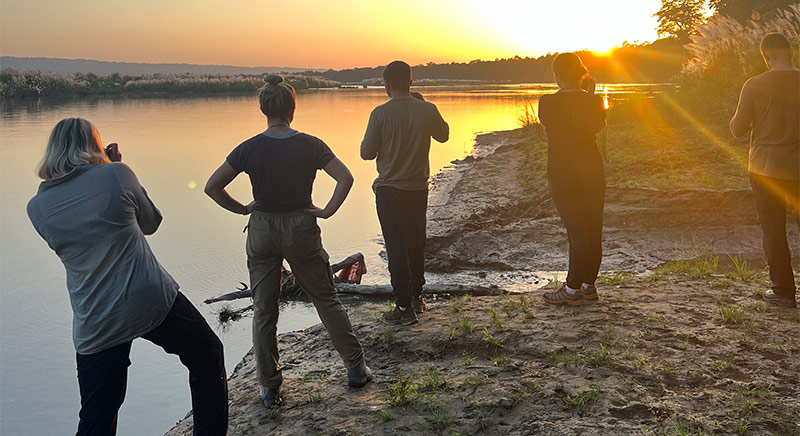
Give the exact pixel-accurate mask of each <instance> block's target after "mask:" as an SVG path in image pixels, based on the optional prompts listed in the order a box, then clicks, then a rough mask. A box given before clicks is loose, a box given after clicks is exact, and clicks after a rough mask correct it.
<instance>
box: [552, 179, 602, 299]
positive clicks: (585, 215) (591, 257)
mask: <svg viewBox="0 0 800 436" xmlns="http://www.w3.org/2000/svg"><path fill="white" fill-rule="evenodd" d="M549 180H550V193H551V196H552V198H553V202H554V203H555V205H556V209H557V210H558V213H559V215H561V222H562V223H563V224H564V227H566V229H567V238H568V240H569V272H568V273H567V286H569V287H570V288H572V289H579V288H580V287H581V284H583V283H587V284H592V285H593V284H594V282H595V280H597V274H598V272H599V271H600V261H601V260H602V258H603V247H602V239H603V204H604V202H605V192H606V188H605V177H604V175H603V171H602V167H601V168H600V169H590V170H583V171H566V170H565V171H560V172H558V173H555V174H553V173H551V174H550V176H549Z"/></svg>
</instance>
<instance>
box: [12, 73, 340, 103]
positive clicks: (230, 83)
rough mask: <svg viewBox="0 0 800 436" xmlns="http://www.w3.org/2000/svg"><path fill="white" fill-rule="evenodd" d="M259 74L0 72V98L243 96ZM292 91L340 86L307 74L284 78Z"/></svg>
mask: <svg viewBox="0 0 800 436" xmlns="http://www.w3.org/2000/svg"><path fill="white" fill-rule="evenodd" d="M263 77H264V76H260V75H220V74H215V75H208V74H152V75H143V76H127V75H120V74H112V75H110V76H98V75H96V74H92V73H89V74H80V73H78V74H62V73H48V72H42V71H19V70H16V69H14V68H4V69H3V70H0V97H2V98H30V97H33V98H36V97H56V96H76V95H81V96H86V95H126V94H130V95H136V94H178V95H180V94H237V93H239V94H245V93H255V92H256V91H257V90H258V88H260V87H262V86H264V78H263ZM286 81H287V82H288V83H289V84H291V85H292V86H293V87H294V88H295V89H308V88H333V87H337V86H339V85H340V84H339V83H338V82H335V81H332V80H330V79H327V78H324V77H318V76H309V75H287V76H286Z"/></svg>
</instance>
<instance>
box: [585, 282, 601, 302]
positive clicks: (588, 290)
mask: <svg viewBox="0 0 800 436" xmlns="http://www.w3.org/2000/svg"><path fill="white" fill-rule="evenodd" d="M581 295H582V296H583V299H584V300H586V301H597V300H598V299H599V298H600V297H598V296H597V287H595V285H587V284H583V285H581Z"/></svg>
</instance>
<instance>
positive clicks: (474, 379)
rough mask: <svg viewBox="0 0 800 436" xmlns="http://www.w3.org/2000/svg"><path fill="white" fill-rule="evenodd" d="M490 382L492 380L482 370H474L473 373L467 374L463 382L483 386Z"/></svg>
mask: <svg viewBox="0 0 800 436" xmlns="http://www.w3.org/2000/svg"><path fill="white" fill-rule="evenodd" d="M491 382H492V380H491V379H490V378H489V376H487V375H486V374H484V373H482V372H476V373H475V374H471V375H468V376H467V377H465V378H464V383H466V384H468V385H470V386H483V385H488V384H490V383H491Z"/></svg>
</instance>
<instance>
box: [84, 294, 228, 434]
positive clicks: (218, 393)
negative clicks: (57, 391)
mask: <svg viewBox="0 0 800 436" xmlns="http://www.w3.org/2000/svg"><path fill="white" fill-rule="evenodd" d="M143 338H145V339H147V340H148V341H150V342H152V343H154V344H156V345H158V346H159V347H161V348H163V349H164V351H166V352H167V353H170V354H176V355H178V357H179V358H180V359H181V363H183V365H184V366H186V367H187V368H188V369H189V386H190V387H191V391H192V410H193V411H194V413H193V414H194V432H193V434H194V435H225V434H226V433H227V431H228V379H227V376H226V374H225V360H224V358H223V353H222V342H220V340H219V338H217V335H216V334H214V331H213V330H211V327H209V326H208V323H206V321H205V319H203V316H202V315H200V312H198V311H197V309H196V308H195V307H194V306H193V305H192V303H191V302H189V300H188V299H186V297H185V296H184V295H183V294H181V293H180V292H178V296H177V297H176V298H175V303H173V304H172V308H171V309H170V311H169V314H168V315H167V317H166V318H165V319H164V321H163V322H162V323H161V324H160V325H159V326H158V327H156V328H155V329H153V330H151V331H150V332H148V333H147V334H146V335H144V336H143ZM130 351H131V342H126V343H124V344H120V345H117V346H115V347H112V348H109V349H107V350H103V351H101V352H99V353H95V354H77V361H78V385H79V386H80V392H81V411H80V422H79V423H78V433H77V434H78V435H81V436H82V435H92V436H105V435H114V434H116V433H117V413H118V411H119V408H120V406H122V402H123V401H124V400H125V389H126V387H127V379H128V366H130V364H131V361H130V359H129V355H130Z"/></svg>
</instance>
